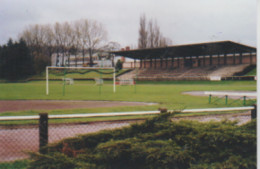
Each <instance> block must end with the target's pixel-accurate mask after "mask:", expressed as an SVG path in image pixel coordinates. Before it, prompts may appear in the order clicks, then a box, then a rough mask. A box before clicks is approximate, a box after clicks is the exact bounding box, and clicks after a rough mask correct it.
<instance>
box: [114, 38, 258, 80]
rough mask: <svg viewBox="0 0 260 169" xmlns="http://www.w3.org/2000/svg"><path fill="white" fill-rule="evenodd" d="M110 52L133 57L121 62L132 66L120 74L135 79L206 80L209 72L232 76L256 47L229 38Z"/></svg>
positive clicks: (248, 62) (248, 61)
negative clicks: (125, 72) (128, 60)
mask: <svg viewBox="0 0 260 169" xmlns="http://www.w3.org/2000/svg"><path fill="white" fill-rule="evenodd" d="M111 53H113V54H115V55H116V56H121V57H122V56H123V57H128V58H131V59H133V62H132V63H130V64H129V63H128V64H125V65H130V66H131V67H128V68H130V69H135V70H134V71H132V72H129V73H128V74H125V75H124V77H128V78H137V79H138V80H210V79H211V77H212V76H219V77H229V76H233V75H234V74H237V73H239V72H242V71H244V70H245V69H247V68H248V67H250V66H252V65H256V48H254V47H250V46H246V45H243V44H239V43H236V42H232V41H221V42H210V43H200V44H187V45H175V46H169V47H161V48H151V49H136V50H126V51H125V50H124V51H116V52H111ZM137 69H138V70H137ZM119 78H120V77H119Z"/></svg>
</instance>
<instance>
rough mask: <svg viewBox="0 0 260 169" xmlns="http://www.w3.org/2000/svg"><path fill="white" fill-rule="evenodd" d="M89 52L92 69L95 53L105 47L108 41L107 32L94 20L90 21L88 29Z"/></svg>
mask: <svg viewBox="0 0 260 169" xmlns="http://www.w3.org/2000/svg"><path fill="white" fill-rule="evenodd" d="M87 37H88V41H87V45H88V52H89V65H90V67H92V66H93V65H94V62H93V53H94V52H95V51H97V50H99V49H100V48H102V46H103V45H104V43H105V41H106V39H107V32H106V31H105V29H104V27H103V25H102V24H101V23H98V22H96V21H93V20H89V27H88V36H87Z"/></svg>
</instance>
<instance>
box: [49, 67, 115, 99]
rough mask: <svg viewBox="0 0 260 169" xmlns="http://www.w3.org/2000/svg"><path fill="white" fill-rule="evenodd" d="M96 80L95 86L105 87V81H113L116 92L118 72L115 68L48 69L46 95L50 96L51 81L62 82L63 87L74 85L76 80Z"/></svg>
mask: <svg viewBox="0 0 260 169" xmlns="http://www.w3.org/2000/svg"><path fill="white" fill-rule="evenodd" d="M83 79H84V80H94V81H95V85H99V86H101V85H103V84H104V79H112V80H113V92H116V84H115V83H116V70H115V68H114V67H52V66H47V67H46V95H49V80H61V81H63V86H65V85H73V84H74V81H75V80H83Z"/></svg>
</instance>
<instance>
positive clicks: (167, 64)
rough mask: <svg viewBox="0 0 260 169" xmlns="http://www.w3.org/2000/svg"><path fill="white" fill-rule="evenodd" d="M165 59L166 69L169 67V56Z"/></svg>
mask: <svg viewBox="0 0 260 169" xmlns="http://www.w3.org/2000/svg"><path fill="white" fill-rule="evenodd" d="M165 61H166V63H165V65H166V69H167V68H168V58H166V59H165Z"/></svg>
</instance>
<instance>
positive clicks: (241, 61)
mask: <svg viewBox="0 0 260 169" xmlns="http://www.w3.org/2000/svg"><path fill="white" fill-rule="evenodd" d="M239 63H240V64H242V63H243V58H242V53H240V54H239Z"/></svg>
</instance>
